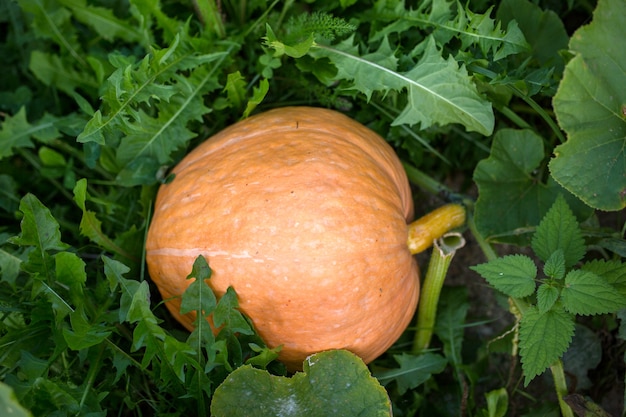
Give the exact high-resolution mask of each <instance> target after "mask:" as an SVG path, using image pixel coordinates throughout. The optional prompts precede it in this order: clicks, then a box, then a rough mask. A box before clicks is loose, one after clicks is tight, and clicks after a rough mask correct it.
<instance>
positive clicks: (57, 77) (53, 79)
mask: <svg viewBox="0 0 626 417" xmlns="http://www.w3.org/2000/svg"><path fill="white" fill-rule="evenodd" d="M29 69H30V71H31V72H32V73H33V74H34V75H35V77H37V79H38V80H39V81H41V82H42V83H43V84H45V85H47V86H49V87H55V88H58V89H59V90H61V91H63V92H64V93H66V94H68V95H70V96H72V95H74V93H75V92H76V90H79V89H84V90H87V91H95V90H97V89H98V83H97V82H96V79H95V77H94V76H93V75H92V74H90V73H88V72H84V71H80V70H79V69H77V68H75V60H74V59H70V58H68V57H62V56H59V55H55V54H52V53H48V52H42V51H32V52H31V54H30V64H29Z"/></svg>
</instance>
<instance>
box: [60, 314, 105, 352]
mask: <svg viewBox="0 0 626 417" xmlns="http://www.w3.org/2000/svg"><path fill="white" fill-rule="evenodd" d="M70 323H71V325H72V328H71V329H68V328H64V329H63V338H64V339H65V341H66V342H67V345H68V346H69V348H70V349H73V350H83V349H87V348H89V347H91V346H95V345H97V344H99V343H101V342H102V341H104V339H106V338H107V337H108V336H109V335H110V334H111V330H110V329H108V328H107V327H106V326H104V325H102V324H91V323H89V321H88V320H87V316H86V315H85V311H84V309H83V308H78V309H76V310H75V311H74V312H72V313H71V314H70Z"/></svg>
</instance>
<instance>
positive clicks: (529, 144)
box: [474, 129, 591, 255]
mask: <svg viewBox="0 0 626 417" xmlns="http://www.w3.org/2000/svg"><path fill="white" fill-rule="evenodd" d="M544 156H545V154H544V150H543V141H542V139H541V137H539V136H538V135H537V134H536V133H534V132H533V131H531V130H513V129H500V130H498V132H496V134H495V135H494V138H493V144H492V146H491V154H490V155H489V157H488V158H487V159H483V160H482V161H480V162H479V163H478V164H477V165H476V169H475V170H474V181H475V182H476V184H477V185H478V191H479V195H478V200H477V202H476V214H475V216H476V227H477V228H478V230H479V232H480V233H481V234H482V235H483V236H485V237H486V238H488V239H489V240H492V241H501V242H514V243H520V244H527V243H529V242H528V241H529V237H528V235H529V234H530V232H532V231H533V228H534V227H535V226H537V225H538V224H539V222H540V220H541V218H542V216H543V215H544V213H545V212H546V211H547V210H548V209H549V208H550V206H551V205H552V204H553V203H554V200H555V199H556V196H557V195H558V194H564V195H566V198H567V199H568V203H569V204H570V205H571V207H573V208H574V209H575V210H576V214H577V215H578V216H580V218H581V219H585V218H587V217H588V216H589V215H590V214H591V210H590V209H589V207H587V206H585V205H584V204H582V203H581V202H580V201H577V199H576V198H575V197H573V196H572V195H570V194H569V193H567V191H565V190H564V189H563V188H561V187H560V186H559V185H558V184H557V183H555V182H554V180H552V179H551V178H549V179H548V180H547V182H545V183H543V182H541V181H540V179H539V178H538V177H537V174H536V172H535V170H537V169H538V168H539V167H540V164H541V161H542V160H543V158H544ZM550 253H552V252H550ZM548 255H549V254H548Z"/></svg>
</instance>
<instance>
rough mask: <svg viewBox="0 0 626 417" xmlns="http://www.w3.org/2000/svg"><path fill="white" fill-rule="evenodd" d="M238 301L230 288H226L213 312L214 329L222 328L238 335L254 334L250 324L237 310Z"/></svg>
mask: <svg viewBox="0 0 626 417" xmlns="http://www.w3.org/2000/svg"><path fill="white" fill-rule="evenodd" d="M238 308H239V301H238V300H237V294H236V293H235V290H234V289H233V288H232V287H228V289H227V290H226V292H225V293H224V295H223V296H222V298H220V301H219V302H218V303H217V306H216V307H215V311H214V312H213V323H214V324H215V327H218V328H219V327H222V326H224V327H225V328H226V329H228V330H229V331H231V332H234V333H240V334H254V331H253V330H252V328H251V327H250V324H248V322H247V321H246V319H245V318H244V316H243V314H241V312H240V311H239V310H238Z"/></svg>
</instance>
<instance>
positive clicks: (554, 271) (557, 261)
mask: <svg viewBox="0 0 626 417" xmlns="http://www.w3.org/2000/svg"><path fill="white" fill-rule="evenodd" d="M543 273H544V274H546V276H548V277H550V278H554V279H562V278H563V277H564V276H565V255H564V254H563V249H557V250H555V251H554V252H552V255H550V257H549V258H548V259H547V260H546V263H545V265H544V266H543Z"/></svg>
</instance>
